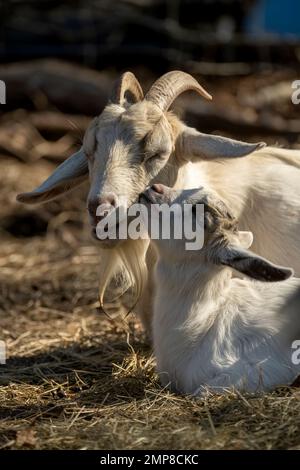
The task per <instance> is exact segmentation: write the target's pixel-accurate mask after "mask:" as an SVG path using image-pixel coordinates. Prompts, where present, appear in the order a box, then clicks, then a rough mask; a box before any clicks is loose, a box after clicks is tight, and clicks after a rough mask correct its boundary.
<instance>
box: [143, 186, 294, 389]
mask: <svg viewBox="0 0 300 470" xmlns="http://www.w3.org/2000/svg"><path fill="white" fill-rule="evenodd" d="M172 193H174V191H172ZM164 202H165V201H164ZM152 216H153V215H152ZM216 233H217V237H220V233H221V234H223V235H222V237H224V238H223V240H225V241H226V243H225V244H224V246H225V248H223V245H222V243H220V247H221V248H220V247H218V244H217V243H215V244H214V243H212V244H211V245H210V244H209V243H208V242H207V241H206V243H205V245H204V248H203V250H204V251H203V250H199V251H197V252H189V251H185V250H184V240H169V241H166V240H155V241H154V243H155V245H156V247H157V251H158V262H157V264H156V267H155V271H154V279H155V299H154V316H153V323H152V328H153V331H152V336H153V343H154V352H155V356H156V359H157V370H158V373H159V375H160V379H161V382H162V384H163V385H164V386H166V385H168V384H169V385H170V386H171V388H172V389H173V390H175V391H177V392H180V393H188V394H196V395H197V394H202V393H203V392H204V391H205V390H206V389H211V390H213V391H215V392H221V393H222V392H224V391H225V390H227V389H228V388H231V387H235V388H236V389H239V390H241V391H243V392H245V391H246V392H262V391H268V390H272V389H273V388H274V387H276V386H278V385H286V384H291V383H292V382H293V381H294V380H295V378H296V377H297V375H299V374H300V365H295V364H293V363H292V354H293V349H292V342H293V341H294V340H299V339H300V279H297V278H290V279H287V280H285V281H281V282H261V281H256V280H253V279H250V278H249V277H245V276H244V277H243V278H242V279H239V278H237V277H234V272H233V270H232V268H231V267H227V266H225V265H223V263H224V262H226V260H227V259H228V260H229V259H230V258H226V257H228V256H229V255H230V253H232V252H233V251H232V247H235V248H234V252H236V250H240V249H239V248H238V245H236V243H237V235H236V232H235V231H232V232H231V231H230V230H228V229H226V230H224V229H223V232H219V231H217V232H216ZM237 233H238V234H239V238H238V240H239V243H240V245H242V244H244V246H245V244H246V246H247V247H248V246H249V245H250V244H251V241H252V237H251V234H250V233H248V234H247V233H244V232H243V233H241V232H237ZM247 235H249V236H247ZM208 236H209V237H212V238H213V237H214V235H213V234H212V235H211V234H209V235H208ZM230 237H232V238H233V239H234V240H235V242H234V245H232V246H231V245H230V243H229V242H228V240H230V239H231V238H230ZM216 240H219V238H217V239H216ZM236 246H237V248H236ZM230 247H231V248H230ZM247 254H249V256H251V258H249V259H246V260H245V259H243V257H245V256H246V257H247ZM238 255H239V256H238V257H237V262H236V263H235V267H236V269H238V268H239V267H241V269H240V272H245V271H243V268H247V267H248V266H249V260H250V261H251V260H252V259H255V260H256V262H257V261H258V262H259V261H260V260H261V258H259V257H257V256H256V255H254V254H253V253H252V252H249V251H247V250H244V251H238ZM263 263H264V264H262V266H259V267H258V268H256V269H257V273H259V275H262V276H265V279H268V277H267V275H266V274H265V270H266V269H267V268H268V266H272V268H274V265H272V264H270V263H269V262H268V261H267V260H263ZM255 266H256V265H255ZM254 268H255V267H254ZM254 268H253V269H254ZM275 269H276V270H279V271H280V272H282V271H283V272H285V273H286V272H287V271H288V270H286V268H280V267H278V266H275ZM290 274H291V273H289V274H287V275H290ZM255 275H256V273H254V274H253V277H254V276H255ZM272 279H275V277H273V278H272Z"/></svg>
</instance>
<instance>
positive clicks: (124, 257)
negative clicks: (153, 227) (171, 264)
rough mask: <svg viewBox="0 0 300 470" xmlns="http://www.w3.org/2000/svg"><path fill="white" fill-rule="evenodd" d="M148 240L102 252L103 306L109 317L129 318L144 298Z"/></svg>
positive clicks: (101, 304)
mask: <svg viewBox="0 0 300 470" xmlns="http://www.w3.org/2000/svg"><path fill="white" fill-rule="evenodd" d="M149 242H150V241H149V240H143V239H140V240H126V241H125V242H124V243H122V244H120V245H117V246H116V247H114V248H112V249H111V250H101V252H102V259H101V266H100V279H99V301H100V307H101V308H102V310H103V311H104V312H105V313H106V314H107V315H108V316H111V314H112V313H113V314H115V313H121V312H122V311H123V312H125V314H126V315H128V314H129V313H130V312H131V311H132V310H133V309H134V308H135V306H136V304H137V303H138V301H139V299H140V298H141V296H142V293H143V291H144V288H145V285H146V282H147V265H146V252H147V249H148V246H149Z"/></svg>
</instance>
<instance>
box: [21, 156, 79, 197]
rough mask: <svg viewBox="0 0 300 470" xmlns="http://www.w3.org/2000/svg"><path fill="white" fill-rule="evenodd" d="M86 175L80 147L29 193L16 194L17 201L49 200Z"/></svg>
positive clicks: (73, 185) (76, 184)
mask: <svg viewBox="0 0 300 470" xmlns="http://www.w3.org/2000/svg"><path fill="white" fill-rule="evenodd" d="M87 177H88V163H87V159H86V157H85V155H84V152H83V150H82V149H80V150H79V151H78V152H76V153H74V155H72V156H71V157H69V158H68V159H67V160H66V161H65V162H63V163H62V164H61V165H59V167H58V168H56V170H55V171H54V172H53V173H52V175H50V176H49V178H48V179H46V181H44V182H43V183H42V184H41V185H40V186H39V187H38V188H36V189H35V190H34V191H32V192H30V193H22V194H18V195H17V201H19V202H24V203H26V204H36V203H39V202H46V201H50V200H51V199H55V198H56V197H58V196H61V195H62V194H64V193H66V192H67V191H70V190H71V189H73V188H75V186H78V185H79V184H81V183H83V181H84V180H85V179H86V178H87Z"/></svg>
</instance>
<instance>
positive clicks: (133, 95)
mask: <svg viewBox="0 0 300 470" xmlns="http://www.w3.org/2000/svg"><path fill="white" fill-rule="evenodd" d="M186 90H194V91H196V92H197V93H198V94H200V95H201V96H203V97H204V98H206V99H208V100H210V99H211V96H210V95H209V93H207V92H206V91H205V90H204V89H203V88H202V87H201V86H200V85H199V83H198V82H197V81H196V80H195V79H194V78H193V77H192V76H191V75H189V74H187V73H184V72H179V71H173V72H169V73H167V74H165V75H163V76H162V77H161V78H159V79H158V80H157V81H156V82H155V83H154V84H153V85H152V87H151V88H150V90H149V91H148V93H147V94H146V96H145V97H144V95H143V91H142V88H141V86H140V84H139V82H138V81H137V79H136V78H135V76H134V75H133V74H132V73H130V72H126V73H125V74H123V75H122V76H121V78H120V79H119V81H118V82H117V84H116V85H115V87H114V90H113V92H112V95H111V98H110V101H109V103H108V104H107V106H106V107H105V109H104V110H103V112H102V113H101V114H100V116H98V117H97V118H95V119H94V120H93V121H92V122H91V124H90V126H89V127H88V129H87V131H86V133H85V136H84V141H83V146H82V148H81V149H80V150H79V151H78V152H77V153H75V154H74V155H72V156H71V157H70V158H68V159H67V160H66V161H65V162H64V163H63V164H61V165H60V166H59V167H58V168H57V169H56V170H55V171H54V173H53V174H52V175H51V176H50V177H49V178H48V179H47V180H46V181H45V182H44V183H43V184H42V185H41V186H39V187H38V188H37V189H35V190H34V191H33V192H30V193H23V194H20V195H19V196H18V198H17V199H18V200H19V201H21V202H25V203H29V204H33V203H40V202H45V201H48V200H50V199H53V198H56V197H58V196H60V195H61V194H64V193H65V192H67V191H69V190H70V189H72V188H74V187H75V186H77V185H78V184H80V183H82V182H83V181H84V180H85V179H87V178H88V176H89V179H90V191H89V195H88V200H87V208H88V211H89V215H90V221H91V224H92V226H93V227H95V226H96V224H97V222H98V221H99V214H97V207H98V206H100V205H101V207H102V209H105V213H109V212H110V211H111V210H113V209H114V208H117V207H118V206H119V205H120V204H122V205H123V206H125V207H128V206H129V205H130V204H132V203H134V202H135V201H136V200H137V199H138V195H139V194H140V193H141V192H142V191H144V190H145V189H146V187H147V186H148V185H149V184H151V183H152V182H154V181H158V182H164V183H166V184H168V185H170V186H172V185H174V184H175V182H176V177H177V173H178V170H179V168H180V167H181V166H182V165H183V164H184V163H186V162H187V161H188V160H195V159H199V160H201V159H206V160H207V159H223V158H234V157H241V156H244V155H247V154H249V153H251V152H253V151H255V150H257V149H258V148H260V147H261V146H262V145H264V144H261V143H259V144H248V143H243V142H238V141H235V140H232V139H228V138H224V137H219V136H215V135H206V134H202V133H200V132H198V131H196V130H195V129H192V128H189V127H187V126H185V125H184V124H183V123H182V122H181V121H180V120H179V119H178V118H176V117H175V116H174V115H172V114H171V113H169V112H168V110H169V108H170V106H171V104H172V102H173V101H174V100H175V99H176V97H177V96H178V95H180V94H181V93H183V92H184V91H186ZM100 216H101V214H100Z"/></svg>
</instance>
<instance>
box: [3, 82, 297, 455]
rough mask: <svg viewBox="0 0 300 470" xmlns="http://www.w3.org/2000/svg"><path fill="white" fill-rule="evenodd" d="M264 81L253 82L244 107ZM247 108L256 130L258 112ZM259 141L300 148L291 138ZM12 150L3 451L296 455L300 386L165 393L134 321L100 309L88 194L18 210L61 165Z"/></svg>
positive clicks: (7, 161)
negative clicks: (19, 196)
mask: <svg viewBox="0 0 300 470" xmlns="http://www.w3.org/2000/svg"><path fill="white" fill-rule="evenodd" d="M269 78H270V77H269ZM247 80H248V79H244V80H243V82H239V84H238V88H237V86H236V85H235V84H232V85H231V89H230V88H229V90H231V91H228V93H227V94H226V95H224V93H223V95H224V96H223V103H225V102H226V100H229V101H230V100H231V102H232V103H233V106H232V109H235V111H236V112H237V113H239V112H240V111H239V110H240V109H241V108H239V106H241V105H240V104H239V102H238V98H237V97H238V96H239V95H238V93H237V92H236V90H237V89H239V90H245V89H247V86H248V85H249V83H250V82H249V80H248V81H247ZM264 80H265V79H264V77H260V78H259V79H257V80H256V81H255V83H254V82H251V83H252V89H250V93H248V98H249V96H250V97H251V96H252V94H254V92H256V91H257V90H258V89H259V88H260V86H261V85H262V83H263V84H265V82H266V80H265V82H264ZM270 80H271V81H274V80H275V79H274V77H273V78H270ZM247 84H248V85H247ZM218 86H219V85H218V84H216V85H215V92H216V93H217V94H218V90H219V96H220V101H219V105H218V106H220V103H221V102H222V100H221V98H222V89H223V88H222V89H221V88H220V89H218ZM248 91H249V89H248ZM224 100H225V101H224ZM262 106H264V112H261V111H257V113H258V114H260V115H261V119H263V118H264V121H263V122H265V123H267V124H268V125H269V123H270V119H273V120H274V116H275V114H276V113H277V115H278V119H279V120H278V119H277V121H276V122H277V125H278V126H279V127H280V125H281V124H282V123H284V122H285V120H286V118H287V116H288V117H289V119H291V120H292V121H293V123H296V124H297V123H298V124H299V120H298V118H297V113H296V111H295V108H292V107H291V104H290V102H287V101H285V102H284V103H282V102H281V103H278V102H277V101H276V103H275V104H272V105H270V104H269V105H268V106H269V107H268V109H266V107H265V105H262ZM272 106H273V107H272ZM247 109H248V111H247V112H248V118H247V119H248V122H249V123H250V124H252V123H253V122H254V121H255V119H254V118H253V112H254V111H253V108H252V106H251V103H250V104H248V108H247ZM244 110H245V108H243V111H244ZM251 110H252V111H251ZM274 110H276V113H275V111H274ZM297 112H298V113H299V111H298V110H297ZM249 113H250V117H249ZM251 113H252V114H251ZM251 116H252V117H251ZM275 117H276V116H275ZM280 119H281V121H280ZM21 123H23V124H24V125H25V123H26V115H24V116H23V118H22V119H21ZM5 125H6V124H5V123H2V129H3V128H4V127H3V126H5ZM274 125H275V124H274ZM291 125H292V124H291ZM199 129H200V124H199ZM0 131H1V124H0ZM17 131H18V129H16V133H17ZM224 133H225V132H224ZM227 134H228V132H227ZM258 134H259V132H258ZM0 135H1V133H0ZM16 135H17V136H18V138H19V139H21V137H20V135H21V134H18V133H17V134H16ZM233 135H235V133H233ZM235 137H241V135H239V136H237V135H235ZM256 137H259V138H262V139H266V140H267V141H268V142H274V143H275V142H277V143H278V142H279V143H281V144H283V145H286V146H288V147H299V146H300V140H299V138H297V137H296V138H295V136H294V134H293V135H292V134H288V135H286V133H281V132H278V135H276V133H273V134H272V135H266V132H264V134H262V135H257V136H255V138H256ZM245 138H246V137H245ZM249 140H251V139H249ZM19 143H20V145H19V147H18V148H21V147H22V145H23V144H22V140H20V142H19ZM14 145H15V147H14V149H15V150H16V149H17V147H16V145H17V144H16V143H14ZM8 147H9V146H8V145H6V147H5V145H4V144H3V141H2V152H1V159H0V187H1V193H0V220H1V223H0V339H1V340H3V341H5V342H6V346H7V363H6V365H0V448H1V449H292V448H298V449H300V389H299V387H297V386H295V387H286V388H281V389H277V390H276V391H274V392H273V393H269V394H266V395H264V396H263V397H255V396H242V395H241V394H237V393H233V392H232V393H231V394H228V396H226V397H215V396H211V397H207V398H205V399H202V400H196V399H191V398H189V397H182V396H176V395H174V394H172V393H170V392H168V391H166V390H163V389H162V388H161V387H160V385H159V382H158V379H157V376H156V374H155V360H154V358H153V356H152V352H151V347H150V346H149V344H148V342H147V340H146V338H145V336H144V334H143V332H142V329H141V327H140V324H139V321H138V320H137V319H136V318H135V316H134V314H131V315H130V316H129V317H128V318H127V319H126V320H125V319H123V318H114V319H110V318H108V317H107V316H106V315H105V314H104V313H103V312H101V311H100V310H99V308H98V305H99V303H98V290H97V282H98V265H99V261H100V257H101V254H100V253H99V251H98V248H97V246H96V245H95V244H93V242H92V241H91V239H90V237H89V231H88V228H87V222H86V213H85V212H86V211H85V204H84V196H85V194H86V188H85V187H82V189H80V190H78V191H74V192H73V193H72V196H71V195H70V196H69V197H66V198H64V199H61V200H59V201H57V202H56V201H54V202H51V203H48V204H47V205H45V206H43V207H36V208H25V207H23V206H21V205H19V204H17V203H16V202H15V195H16V193H17V192H19V191H25V190H27V189H30V188H32V187H33V186H34V185H35V184H38V183H39V182H41V181H42V179H43V178H44V177H45V176H46V175H48V174H49V173H50V171H51V170H52V168H54V164H53V162H51V161H50V159H49V158H40V159H36V160H35V161H32V160H31V161H30V160H29V159H28V158H26V153H24V152H23V153H20V152H17V150H16V151H15V152H14V149H11V148H10V149H9V150H7V149H8ZM23 148H24V146H23ZM5 149H6V150H7V151H4V150H5Z"/></svg>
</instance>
